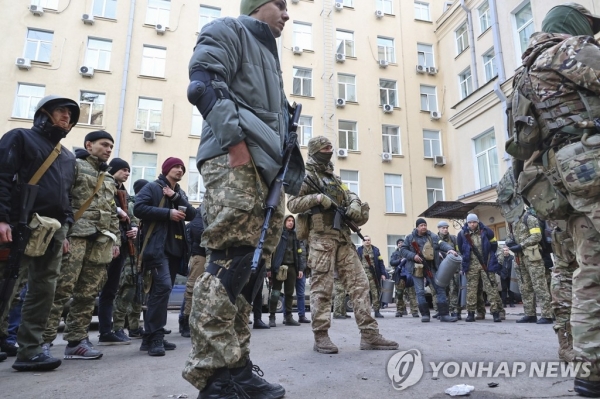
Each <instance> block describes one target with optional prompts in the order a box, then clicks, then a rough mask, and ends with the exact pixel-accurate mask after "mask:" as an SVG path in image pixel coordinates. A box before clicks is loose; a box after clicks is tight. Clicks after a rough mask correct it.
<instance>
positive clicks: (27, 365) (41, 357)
mask: <svg viewBox="0 0 600 399" xmlns="http://www.w3.org/2000/svg"><path fill="white" fill-rule="evenodd" d="M61 363H62V361H61V360H60V359H56V358H54V357H52V356H47V355H46V354H45V353H44V352H42V353H38V354H37V355H35V356H33V357H30V358H29V359H25V360H20V359H19V358H17V360H15V363H14V364H13V365H12V368H13V369H15V370H17V371H47V370H54V369H55V368H57V367H58V366H60V365H61Z"/></svg>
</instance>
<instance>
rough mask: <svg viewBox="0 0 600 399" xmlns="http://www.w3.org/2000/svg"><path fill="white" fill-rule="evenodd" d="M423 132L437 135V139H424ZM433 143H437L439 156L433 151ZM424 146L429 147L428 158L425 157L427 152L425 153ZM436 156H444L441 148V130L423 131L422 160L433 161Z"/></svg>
mask: <svg viewBox="0 0 600 399" xmlns="http://www.w3.org/2000/svg"><path fill="white" fill-rule="evenodd" d="M425 132H429V133H437V135H438V138H437V139H432V138H428V137H425ZM435 141H437V142H438V143H439V149H440V153H439V154H435V153H434V152H435V151H434V142H435ZM426 144H427V146H428V147H429V152H430V155H429V156H428V155H427V152H426V151H425V145H426ZM436 156H444V147H443V146H442V131H441V130H433V129H423V158H425V159H433V158H435V157H436Z"/></svg>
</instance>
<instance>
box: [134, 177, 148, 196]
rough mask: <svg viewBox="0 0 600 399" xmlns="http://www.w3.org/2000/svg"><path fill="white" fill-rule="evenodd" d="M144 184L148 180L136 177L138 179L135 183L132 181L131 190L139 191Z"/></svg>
mask: <svg viewBox="0 0 600 399" xmlns="http://www.w3.org/2000/svg"><path fill="white" fill-rule="evenodd" d="M146 184H148V180H146V179H138V180H136V181H135V183H133V192H134V193H135V194H137V193H139V192H140V190H141V189H142V188H144V186H145V185H146Z"/></svg>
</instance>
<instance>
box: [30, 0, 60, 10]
mask: <svg viewBox="0 0 600 399" xmlns="http://www.w3.org/2000/svg"><path fill="white" fill-rule="evenodd" d="M58 2H59V0H33V1H31V4H32V5H37V6H40V7H42V8H44V9H48V10H58ZM48 3H52V4H50V5H49V4H48Z"/></svg>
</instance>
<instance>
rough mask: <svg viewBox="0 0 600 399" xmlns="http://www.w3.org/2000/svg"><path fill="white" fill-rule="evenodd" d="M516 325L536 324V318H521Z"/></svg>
mask: <svg viewBox="0 0 600 399" xmlns="http://www.w3.org/2000/svg"><path fill="white" fill-rule="evenodd" d="M517 323H537V316H523V317H521V318H520V319H519V320H517Z"/></svg>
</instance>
